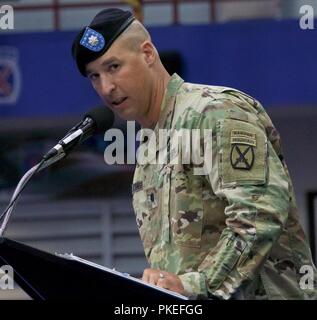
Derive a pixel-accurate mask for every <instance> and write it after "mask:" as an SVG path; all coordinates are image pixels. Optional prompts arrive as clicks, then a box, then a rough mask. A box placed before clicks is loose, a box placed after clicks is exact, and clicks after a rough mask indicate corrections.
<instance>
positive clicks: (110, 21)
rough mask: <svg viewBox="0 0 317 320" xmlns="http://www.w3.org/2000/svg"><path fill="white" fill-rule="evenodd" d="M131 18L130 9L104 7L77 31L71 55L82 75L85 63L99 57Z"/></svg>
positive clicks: (130, 21) (128, 23)
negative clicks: (87, 24) (86, 24)
mask: <svg viewBox="0 0 317 320" xmlns="http://www.w3.org/2000/svg"><path fill="white" fill-rule="evenodd" d="M133 20H134V17H133V15H132V13H131V12H130V11H124V10H121V9H116V8H112V9H104V10H102V11H100V12H99V13H98V14H97V15H96V16H95V17H94V19H93V20H92V21H91V23H90V24H89V26H87V27H85V28H83V29H82V30H81V31H80V32H79V33H78V35H77V36H76V38H75V40H74V42H73V46H72V55H73V58H74V59H75V60H76V63H77V67H78V69H79V71H80V73H81V74H82V75H83V76H84V77H86V72H85V67H86V65H87V63H89V62H91V61H94V60H96V59H97V58H99V57H101V56H102V55H103V54H104V53H105V52H106V51H107V50H108V49H109V48H110V46H111V45H112V43H113V42H114V41H115V40H116V39H117V38H118V37H119V35H120V34H121V33H122V32H123V31H124V30H125V29H126V28H127V27H128V26H129V25H130V24H131V23H132V21H133Z"/></svg>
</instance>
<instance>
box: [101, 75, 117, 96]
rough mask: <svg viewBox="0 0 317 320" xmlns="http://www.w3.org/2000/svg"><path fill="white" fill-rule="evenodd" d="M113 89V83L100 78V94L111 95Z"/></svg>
mask: <svg viewBox="0 0 317 320" xmlns="http://www.w3.org/2000/svg"><path fill="white" fill-rule="evenodd" d="M114 89H115V85H114V83H113V82H112V81H111V80H110V79H105V78H103V79H102V80H101V93H102V96H104V97H108V96H109V95H111V93H112V91H113V90H114Z"/></svg>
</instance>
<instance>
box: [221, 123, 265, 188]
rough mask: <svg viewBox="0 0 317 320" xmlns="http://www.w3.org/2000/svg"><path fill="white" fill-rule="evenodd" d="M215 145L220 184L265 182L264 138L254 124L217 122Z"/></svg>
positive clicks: (257, 183) (262, 133) (263, 133)
mask: <svg viewBox="0 0 317 320" xmlns="http://www.w3.org/2000/svg"><path fill="white" fill-rule="evenodd" d="M218 130H219V132H218V137H217V146H218V154H219V155H220V156H219V176H220V178H221V181H222V183H223V184H232V183H234V184H238V185H242V184H253V185H260V184H264V183H266V175H267V138H266V134H265V132H263V130H262V129H261V128H260V127H259V126H257V125H256V124H253V123H250V122H245V121H240V120H234V119H228V118H227V119H223V120H219V129H218Z"/></svg>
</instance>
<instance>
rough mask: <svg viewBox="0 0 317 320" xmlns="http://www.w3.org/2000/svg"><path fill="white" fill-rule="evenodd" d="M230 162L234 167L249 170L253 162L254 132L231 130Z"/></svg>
mask: <svg viewBox="0 0 317 320" xmlns="http://www.w3.org/2000/svg"><path fill="white" fill-rule="evenodd" d="M230 143H231V145H232V146H231V152H230V162H231V166H232V168H234V169H242V170H251V168H252V166H253V163H254V149H253V148H254V147H256V134H255V133H252V132H248V131H243V130H231V135H230Z"/></svg>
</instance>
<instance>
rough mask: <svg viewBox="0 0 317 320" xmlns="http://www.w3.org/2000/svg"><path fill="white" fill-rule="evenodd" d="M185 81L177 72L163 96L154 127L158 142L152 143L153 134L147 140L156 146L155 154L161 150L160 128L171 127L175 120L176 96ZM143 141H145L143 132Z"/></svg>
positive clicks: (148, 143)
mask: <svg viewBox="0 0 317 320" xmlns="http://www.w3.org/2000/svg"><path fill="white" fill-rule="evenodd" d="M183 83H184V80H183V79H182V78H181V77H180V76H179V75H178V74H176V73H174V74H173V75H172V77H171V78H170V80H169V82H168V84H167V87H166V90H165V94H164V97H163V101H162V104H161V112H160V117H159V120H158V122H157V124H156V126H155V128H154V132H153V133H154V136H155V139H156V141H155V142H156V143H154V144H153V142H152V143H151V138H154V137H153V136H151V137H150V138H149V141H148V142H147V145H148V148H152V147H155V150H153V151H154V154H155V153H156V152H157V151H159V130H160V129H167V130H169V129H171V125H172V120H173V113H174V107H175V102H176V96H177V93H178V90H179V88H180V87H181V85H182V84H183ZM141 137H142V138H141V141H143V134H142V133H141Z"/></svg>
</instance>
